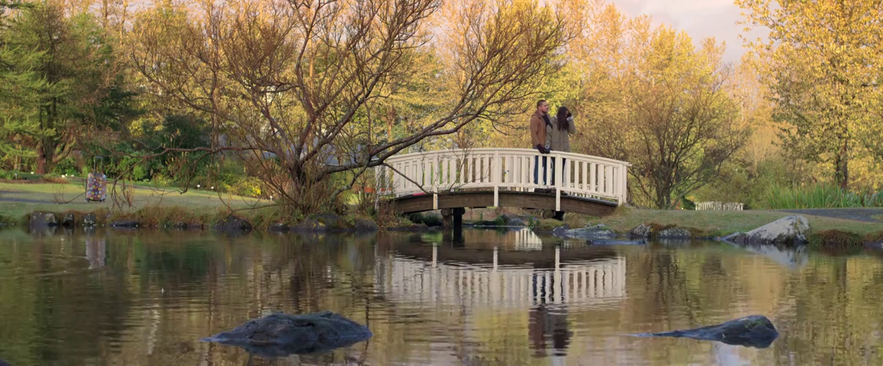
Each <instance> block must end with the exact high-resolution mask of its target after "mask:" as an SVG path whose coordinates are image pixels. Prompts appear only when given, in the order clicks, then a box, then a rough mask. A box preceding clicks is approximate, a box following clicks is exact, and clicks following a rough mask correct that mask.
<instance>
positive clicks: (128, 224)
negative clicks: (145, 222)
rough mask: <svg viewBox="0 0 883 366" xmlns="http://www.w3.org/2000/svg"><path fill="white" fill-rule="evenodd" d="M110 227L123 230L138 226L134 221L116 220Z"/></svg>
mask: <svg viewBox="0 0 883 366" xmlns="http://www.w3.org/2000/svg"><path fill="white" fill-rule="evenodd" d="M110 226H112V227H116V228H123V229H134V228H137V227H138V226H140V224H139V223H138V221H135V220H118V221H114V222H112V223H110Z"/></svg>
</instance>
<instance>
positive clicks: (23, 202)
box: [0, 183, 270, 218]
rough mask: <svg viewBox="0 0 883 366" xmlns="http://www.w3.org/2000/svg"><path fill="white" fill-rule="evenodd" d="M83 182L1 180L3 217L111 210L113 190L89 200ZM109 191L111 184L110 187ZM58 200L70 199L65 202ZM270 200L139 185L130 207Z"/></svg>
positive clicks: (244, 204)
mask: <svg viewBox="0 0 883 366" xmlns="http://www.w3.org/2000/svg"><path fill="white" fill-rule="evenodd" d="M84 191H85V188H84V187H83V185H82V184H76V183H66V184H54V183H31V184H21V183H0V217H6V218H20V217H23V216H25V215H27V214H29V213H31V212H34V211H48V212H65V211H79V212H92V211H98V210H101V209H106V210H111V209H112V208H113V203H112V202H111V197H110V194H109V193H108V197H107V198H108V199H107V200H106V201H104V202H103V203H102V202H90V203H86V201H85V196H84V195H83V193H84ZM108 191H110V187H108ZM58 201H62V202H69V203H64V204H59V203H57V202H58ZM269 203H270V201H267V200H259V199H256V198H249V197H242V196H234V195H229V194H222V195H220V196H219V195H218V193H217V192H213V191H208V190H189V191H187V193H184V194H181V193H180V192H179V191H177V190H176V189H173V188H165V189H163V188H150V187H144V186H136V188H135V189H134V190H133V192H132V207H131V208H129V207H128V205H126V206H127V210H130V211H137V210H140V209H144V208H148V207H171V206H180V207H184V208H186V209H188V210H190V211H206V210H209V211H216V210H217V209H222V208H226V207H228V206H229V207H231V208H233V209H242V208H248V207H253V206H255V205H266V204H269Z"/></svg>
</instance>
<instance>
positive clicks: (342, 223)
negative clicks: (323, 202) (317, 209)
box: [315, 213, 356, 232]
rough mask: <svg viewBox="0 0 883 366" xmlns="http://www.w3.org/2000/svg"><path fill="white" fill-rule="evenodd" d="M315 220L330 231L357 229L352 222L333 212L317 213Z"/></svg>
mask: <svg viewBox="0 0 883 366" xmlns="http://www.w3.org/2000/svg"><path fill="white" fill-rule="evenodd" d="M315 220H316V221H318V222H320V223H322V224H323V225H325V228H326V230H327V231H330V232H346V231H354V230H355V229H356V228H355V227H354V226H353V225H352V224H350V223H349V222H347V221H346V220H344V219H343V218H341V217H340V216H337V215H335V214H333V213H324V214H321V215H317V216H316V217H315Z"/></svg>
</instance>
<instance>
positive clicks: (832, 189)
mask: <svg viewBox="0 0 883 366" xmlns="http://www.w3.org/2000/svg"><path fill="white" fill-rule="evenodd" d="M766 198H767V199H766V202H767V206H768V207H767V208H770V209H802V208H860V207H883V191H879V192H876V191H872V190H866V191H859V192H853V191H847V190H844V189H841V188H840V187H839V186H837V185H834V184H830V183H819V184H814V185H810V186H805V187H792V186H773V187H771V188H770V189H769V191H768V192H767V197H766Z"/></svg>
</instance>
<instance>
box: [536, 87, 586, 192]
mask: <svg viewBox="0 0 883 366" xmlns="http://www.w3.org/2000/svg"><path fill="white" fill-rule="evenodd" d="M574 133H576V126H574V123H573V115H572V114H571V113H570V111H569V110H568V109H567V107H564V106H561V107H558V113H556V114H555V115H554V116H549V103H548V102H546V101H545V100H544V99H540V100H539V101H537V110H536V112H534V114H533V115H532V116H530V140H531V144H532V145H533V147H534V148H535V149H537V150H539V152H540V153H542V154H548V153H550V152H552V151H553V150H554V151H563V152H570V135H571V134H574ZM540 160H542V170H541V169H540V164H541V162H540ZM547 162H548V163H549V164H548V165H551V167H552V169H551V170H552V172H551V173H552V179H551V182H550V184H551V185H555V157H551V156H550V157H548V161H547V157H545V156H543V157H542V159H540V157H539V156H535V157H534V171H533V182H534V184H539V181H540V179H539V178H540V172H541V171H542V181H543V185H546V167H547ZM561 163H562V166H563V163H564V158H561Z"/></svg>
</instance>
